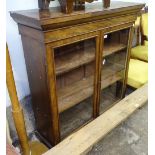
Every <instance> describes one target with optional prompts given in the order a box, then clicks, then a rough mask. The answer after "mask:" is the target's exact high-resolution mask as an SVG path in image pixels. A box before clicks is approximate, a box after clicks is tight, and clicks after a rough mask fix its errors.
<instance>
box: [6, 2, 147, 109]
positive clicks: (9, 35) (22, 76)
mask: <svg viewBox="0 0 155 155" xmlns="http://www.w3.org/2000/svg"><path fill="white" fill-rule="evenodd" d="M99 1H101V0H99ZM119 1H120V0H119ZM122 1H129V2H145V3H147V0H122ZM57 5H59V3H58V1H57V0H55V1H52V2H51V3H50V6H57ZM34 8H38V0H7V2H6V18H7V19H6V21H7V22H6V39H7V44H8V48H9V51H10V57H11V62H12V66H13V72H14V78H15V82H16V87H17V93H18V97H19V100H20V99H22V98H24V97H25V96H27V95H29V94H30V90H29V84H28V79H27V73H26V67H25V61H24V56H23V49H22V43H21V38H20V35H19V34H18V27H17V24H16V23H15V22H14V21H13V19H12V18H11V17H10V14H9V11H15V10H27V9H34ZM6 94H7V96H6V97H7V98H6V101H7V106H8V105H9V104H10V100H9V96H8V92H6Z"/></svg>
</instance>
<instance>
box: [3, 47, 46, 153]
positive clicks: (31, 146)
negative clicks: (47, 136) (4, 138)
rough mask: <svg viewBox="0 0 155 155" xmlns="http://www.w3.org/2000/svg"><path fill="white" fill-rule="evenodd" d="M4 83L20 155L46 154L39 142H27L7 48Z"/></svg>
mask: <svg viewBox="0 0 155 155" xmlns="http://www.w3.org/2000/svg"><path fill="white" fill-rule="evenodd" d="M6 83H7V88H8V92H9V96H10V100H11V106H12V116H13V119H14V124H15V127H16V131H17V134H18V137H19V141H20V144H21V148H22V154H23V155H30V154H31V155H41V154H42V153H44V152H46V151H47V150H48V148H47V147H46V146H44V145H43V144H42V143H40V142H37V141H35V142H31V143H29V141H28V137H27V133H26V127H25V121H24V115H23V110H22V107H21V106H20V103H19V101H18V97H17V91H16V86H15V81H14V77H13V72H12V66H11V60H10V55H9V51H8V47H6Z"/></svg>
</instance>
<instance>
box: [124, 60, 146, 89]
mask: <svg viewBox="0 0 155 155" xmlns="http://www.w3.org/2000/svg"><path fill="white" fill-rule="evenodd" d="M147 81H148V63H147V62H143V61H140V60H135V59H130V63H129V72H128V80H127V84H128V85H129V86H131V87H134V88H139V87H141V86H142V85H144V84H145V83H146V82H147Z"/></svg>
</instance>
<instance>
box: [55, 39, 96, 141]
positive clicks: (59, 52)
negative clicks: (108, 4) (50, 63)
mask: <svg viewBox="0 0 155 155" xmlns="http://www.w3.org/2000/svg"><path fill="white" fill-rule="evenodd" d="M95 52H96V42H95V38H93V39H88V40H84V41H80V42H77V43H73V44H69V45H65V46H62V47H59V48H56V49H55V50H54V56H55V67H56V85H57V92H58V94H57V95H58V107H59V113H60V128H61V137H62V138H64V137H66V136H67V135H69V134H70V133H71V132H73V131H74V130H76V129H77V128H79V127H81V126H82V125H84V124H85V123H87V122H88V121H89V120H91V118H92V110H93V108H92V107H93V90H94V88H93V87H94V73H95Z"/></svg>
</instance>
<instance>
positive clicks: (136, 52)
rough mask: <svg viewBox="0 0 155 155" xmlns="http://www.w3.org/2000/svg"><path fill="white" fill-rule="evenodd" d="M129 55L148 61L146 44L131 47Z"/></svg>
mask: <svg viewBox="0 0 155 155" xmlns="http://www.w3.org/2000/svg"><path fill="white" fill-rule="evenodd" d="M131 57H132V58H136V59H139V60H144V61H148V46H147V45H145V46H142V45H138V46H136V47H134V48H132V49H131Z"/></svg>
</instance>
